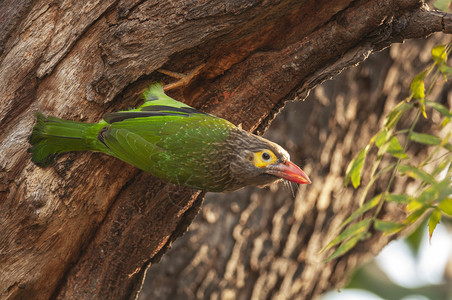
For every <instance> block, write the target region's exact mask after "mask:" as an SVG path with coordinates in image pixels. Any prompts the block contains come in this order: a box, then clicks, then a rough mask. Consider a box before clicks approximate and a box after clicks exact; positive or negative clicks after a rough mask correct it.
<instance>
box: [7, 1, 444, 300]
mask: <svg viewBox="0 0 452 300" xmlns="http://www.w3.org/2000/svg"><path fill="white" fill-rule="evenodd" d="M450 24H451V22H450V16H449V15H446V14H442V13H436V12H431V11H429V10H428V8H426V7H425V6H421V3H420V2H419V1H414V0H405V1H400V0H392V1H390V0H386V1H365V0H361V1H353V2H352V1H351V0H341V1H334V2H331V1H314V0H308V1H304V2H303V4H300V3H299V1H290V0H286V1H279V2H272V1H264V2H257V1H256V2H254V1H243V2H237V1H209V2H206V3H204V2H202V1H199V2H196V3H193V2H192V1H177V2H176V1H174V2H158V1H132V0H130V1H126V0H124V1H90V2H87V3H85V2H80V1H65V2H61V3H60V2H58V1H54V2H50V3H49V2H48V1H26V0H22V1H8V0H7V1H3V2H2V3H0V82H1V84H0V153H1V154H2V156H0V206H1V207H0V228H1V229H0V298H2V299H49V298H59V299H66V298H71V299H129V298H134V297H135V295H136V293H137V291H138V290H139V288H140V286H141V281H142V279H143V277H144V274H145V272H146V269H147V267H148V266H149V265H150V264H152V263H155V262H157V261H159V259H160V258H161V257H162V255H163V254H164V253H165V252H166V251H167V250H168V248H169V247H170V246H171V243H172V242H173V241H174V240H175V239H176V238H178V237H179V236H180V235H181V234H183V233H184V232H185V231H186V229H187V227H188V225H189V224H190V223H191V222H192V221H193V219H194V217H195V216H196V215H197V213H198V211H199V209H200V207H201V204H202V201H203V200H202V199H203V194H202V193H199V192H198V191H192V190H188V189H182V188H178V187H175V186H172V185H168V184H166V183H165V182H162V181H160V180H158V179H156V178H153V177H152V176H150V175H147V174H145V173H143V172H140V171H139V170H137V169H135V168H134V167H132V166H129V165H127V164H126V163H123V162H121V161H118V160H117V159H114V158H111V157H108V156H105V155H102V154H98V153H70V154H65V155H62V156H61V157H60V158H59V159H58V161H57V162H56V164H55V165H54V166H52V167H50V168H46V169H41V168H38V167H36V166H35V165H33V164H32V163H31V162H30V158H29V154H28V153H27V152H26V149H27V148H28V143H27V136H28V135H29V134H30V132H31V128H32V127H33V123H34V116H33V115H34V112H36V111H41V112H44V113H45V114H49V115H54V116H58V117H62V118H67V119H72V120H82V121H88V122H97V121H98V120H99V119H100V118H101V116H102V115H103V114H104V113H105V112H111V111H115V110H119V109H126V108H128V107H131V106H136V105H137V104H139V103H140V94H141V92H142V91H143V89H144V88H145V87H146V86H147V85H148V84H150V83H151V82H153V81H161V80H166V78H164V77H163V75H161V74H159V73H158V72H156V70H157V69H159V68H161V67H164V68H166V69H170V70H173V71H187V70H190V69H192V68H194V67H196V66H197V65H201V64H203V63H205V65H204V66H203V68H202V70H201V73H200V74H199V75H198V76H197V77H196V78H195V79H194V80H193V81H192V82H191V84H190V85H189V86H187V87H184V88H183V89H181V90H179V91H175V92H173V93H171V95H172V96H174V97H175V98H176V99H181V100H182V99H184V102H186V103H188V104H190V105H192V106H194V107H196V108H199V109H201V110H203V111H206V112H210V113H213V114H216V115H218V116H221V117H224V118H226V119H228V120H230V121H231V122H233V123H235V124H242V127H243V128H245V129H247V130H250V131H255V132H258V133H262V132H263V131H264V130H265V129H266V128H267V127H268V125H269V123H270V121H271V120H272V119H273V118H274V116H275V115H276V114H277V112H278V111H279V110H280V109H281V107H283V106H284V103H285V102H286V101H287V100H293V99H304V98H305V97H306V96H307V94H308V93H309V90H310V89H312V88H313V87H315V86H316V85H317V84H319V83H321V82H322V81H324V80H325V79H327V78H330V77H332V76H334V75H336V74H337V73H339V72H340V71H341V70H342V69H344V68H345V67H348V66H351V65H354V64H356V63H358V62H360V61H362V60H364V59H365V58H367V56H368V55H369V54H370V53H371V52H374V51H377V50H381V49H383V48H385V47H387V46H388V45H390V44H391V43H393V42H400V41H403V40H404V39H406V38H415V37H424V36H426V35H428V34H430V33H432V32H436V31H443V32H446V33H450V32H451V25H450ZM375 101H376V100H375ZM304 114H306V111H304ZM326 121H327V120H324V122H326ZM308 128H314V129H315V124H312V125H311V124H310V125H309V126H308ZM336 136H338V134H337V133H336ZM336 138H337V137H336ZM336 138H335V139H336ZM328 140H329V139H328V138H326V139H324V140H320V141H319V143H320V144H321V145H328ZM313 149H314V148H313ZM313 149H311V150H309V147H307V149H306V150H303V151H305V152H304V153H306V157H309V153H310V151H314V150H313ZM303 157H305V156H303ZM311 157H315V156H314V155H313V156H311ZM319 159H320V162H321V161H322V160H325V158H324V156H322V157H320V158H319ZM331 159H332V157H331ZM315 168H316V165H315V164H314V163H313V164H312V170H314V169H315ZM334 172H339V173H340V172H342V170H340V169H337V168H336V169H334ZM311 179H313V180H314V182H315V180H316V177H315V176H314V178H312V176H311ZM319 188H320V187H317V188H316V189H319ZM239 193H240V192H239ZM241 193H244V191H242V192H241ZM313 194H315V193H313ZM230 196H232V197H234V196H233V194H231V195H224V196H223V197H230ZM330 197H331V191H329V192H323V193H322V194H320V196H319V197H318V199H317V197H314V196H309V198H310V199H309V201H307V202H306V203H304V202H303V204H302V205H301V203H299V204H297V207H296V211H298V214H302V213H303V212H305V211H309V209H310V208H312V207H322V205H323V206H325V205H327V204H329V203H330ZM297 199H298V198H297ZM298 201H299V200H298ZM258 203H260V201H257V200H256V201H253V202H252V208H249V207H248V206H246V205H244V204H240V203H239V204H237V205H238V207H236V208H241V207H243V208H244V209H252V210H254V209H257V208H256V207H255V205H256V204H258ZM262 203H263V204H264V205H271V203H272V199H267V200H266V201H262ZM265 203H266V204H265ZM296 203H298V202H296ZM344 205H345V206H344V207H342V209H343V210H344V211H351V210H352V206H351V205H347V204H344ZM247 207H248V208H247ZM283 207H286V206H283ZM236 208H234V209H236ZM285 209H286V208H281V209H280V210H278V211H279V213H280V215H284V214H286V212H285ZM331 213H332V212H331V211H327V210H325V211H323V212H322V213H321V214H317V215H314V214H312V215H310V216H309V218H306V219H303V221H302V222H301V223H300V224H299V226H301V225H302V226H303V228H315V227H317V226H319V224H323V223H324V222H329V220H331V217H332V214H331ZM255 221H258V220H255ZM277 221H278V220H276V221H275V222H277ZM295 221H296V220H295ZM237 230H239V229H237ZM308 233H309V231H306V233H304V234H308ZM232 234H234V233H232ZM262 234H263V233H262ZM295 237H296V236H294V235H291V238H292V239H293V238H295ZM262 241H264V240H262ZM275 242H276V241H275ZM256 243H259V240H257V241H256ZM263 246H265V245H264V244H263V245H262V247H263ZM306 246H307V245H300V246H298V248H297V251H298V253H299V255H300V257H301V258H303V257H305V256H306V255H308V254H309V255H312V252H311V251H312V249H311V248H309V247H306ZM237 249H238V250H235V251H239V250H240V247H239V248H237ZM315 249H317V248H315ZM366 250H367V249H366V248H365V247H363V248H362V249H361V254H360V255H357V256H356V257H354V256H350V257H348V258H346V259H343V260H337V261H335V263H334V264H332V265H331V266H332V268H333V269H334V270H335V273H336V272H337V273H336V276H339V275H340V273H341V272H342V270H348V269H349V268H351V267H352V266H353V265H354V264H355V263H356V261H358V260H359V259H361V258H362V257H363V256H364V254H366V253H367V251H366ZM234 253H237V252H234ZM367 254H368V253H367ZM368 255H369V254H368ZM258 258H259V257H257V258H256V259H257V260H258V261H259V259H258ZM258 261H255V263H259V262H258ZM285 266H286V265H284V264H280V265H279V268H280V269H279V270H280V271H278V272H287V271H289V272H292V271H294V270H295V269H293V268H292V269H289V270H287V269H284V267H285ZM319 268H320V267H319ZM226 270H228V269H226ZM274 271H275V272H276V271H277V270H274ZM151 272H152V269H151ZM231 274H232V273H231ZM231 274H230V275H228V276H232V275H231ZM241 274H244V273H241ZM256 276H257V275H256ZM304 276H312V275H310V274H307V275H304ZM325 276H326V275H325ZM314 277H315V276H314ZM270 279H271V278H270ZM270 279H266V280H270ZM320 279H321V278H319V277H317V278H316V279H315V280H314V281H310V282H311V283H312V285H311V286H305V287H304V291H305V292H304V293H306V295H315V294H317V293H318V291H320V290H324V289H326V288H328V287H331V286H333V285H334V284H336V283H337V282H338V279H327V280H326V281H325V279H323V280H324V281H320ZM316 280H319V281H318V282H317V281H316ZM265 282H266V281H265V280H264V281H261V283H265ZM284 284H285V282H284V281H282V282H280V283H279V285H281V286H284ZM257 287H258V286H257ZM220 288H221V292H222V293H229V290H230V289H228V288H227V285H225V284H222V285H220ZM305 288H306V289H305Z"/></svg>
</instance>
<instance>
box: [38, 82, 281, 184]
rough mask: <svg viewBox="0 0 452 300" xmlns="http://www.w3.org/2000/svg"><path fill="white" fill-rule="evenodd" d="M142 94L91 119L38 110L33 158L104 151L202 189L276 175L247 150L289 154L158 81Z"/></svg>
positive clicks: (262, 180)
mask: <svg viewBox="0 0 452 300" xmlns="http://www.w3.org/2000/svg"><path fill="white" fill-rule="evenodd" d="M143 96H144V100H145V102H144V104H143V105H141V106H140V107H138V108H137V109H132V110H128V111H120V112H115V113H110V114H106V115H105V116H104V117H103V120H101V121H99V123H95V124H93V123H82V122H75V121H68V120H62V119H58V118H55V117H47V118H46V117H44V116H43V115H42V114H40V113H38V114H37V123H36V125H35V127H34V129H33V132H32V133H31V135H30V143H31V144H32V145H33V146H32V147H31V148H30V149H29V152H31V153H32V161H33V162H35V163H36V164H37V165H39V166H42V167H45V166H47V165H49V164H50V163H51V162H52V158H53V157H54V156H55V155H56V154H58V153H61V152H68V151H85V150H89V151H97V152H103V153H106V154H108V155H111V156H114V157H117V158H119V159H121V160H123V161H125V162H127V163H129V164H131V165H134V166H136V167H138V168H140V169H142V170H144V171H146V172H148V173H150V174H152V175H154V176H156V177H159V178H161V179H164V180H166V181H169V182H171V183H174V184H178V185H182V186H187V187H191V188H196V189H202V190H205V191H230V190H235V189H238V188H240V187H243V186H245V185H248V184H255V185H261V184H268V183H270V182H273V181H275V180H278V179H279V178H278V177H275V176H274V175H269V174H267V173H265V172H264V171H265V170H263V168H257V167H256V166H255V165H253V164H251V163H250V161H249V157H250V156H249V155H250V154H249V153H251V152H250V151H258V150H260V149H272V150H273V152H274V153H276V155H277V156H278V157H279V158H280V159H279V160H278V162H280V160H281V161H285V160H288V158H287V157H288V154H287V152H285V151H284V150H283V149H282V148H281V147H279V146H277V145H276V144H274V143H271V142H269V141H267V140H265V139H263V138H260V137H257V136H255V135H252V134H249V133H247V132H245V131H243V130H241V129H240V128H237V127H236V126H234V125H233V124H232V123H230V122H228V121H226V120H224V119H221V118H218V117H215V116H213V115H210V114H206V113H203V112H200V111H197V110H195V109H193V108H191V107H190V106H188V105H185V104H184V103H182V102H179V101H176V100H174V99H172V98H170V97H168V96H167V95H165V93H164V92H163V88H162V86H161V85H159V84H155V85H152V86H151V87H150V88H149V89H148V90H146V91H145V93H144V95H143ZM280 148H281V149H280ZM281 151H282V152H281ZM283 152H284V153H283ZM264 173H265V174H264Z"/></svg>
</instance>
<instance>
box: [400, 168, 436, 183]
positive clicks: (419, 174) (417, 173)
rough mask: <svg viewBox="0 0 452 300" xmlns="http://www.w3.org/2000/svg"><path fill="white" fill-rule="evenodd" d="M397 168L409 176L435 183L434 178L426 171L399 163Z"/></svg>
mask: <svg viewBox="0 0 452 300" xmlns="http://www.w3.org/2000/svg"><path fill="white" fill-rule="evenodd" d="M398 170H399V172H401V173H402V174H405V175H407V176H409V177H411V178H414V179H421V180H422V181H424V182H427V183H430V184H435V183H436V180H435V178H434V177H433V176H432V175H430V174H428V173H426V172H425V171H423V170H420V169H418V168H416V167H413V166H409V165H399V167H398Z"/></svg>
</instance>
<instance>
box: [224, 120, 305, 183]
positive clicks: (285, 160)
mask: <svg viewBox="0 0 452 300" xmlns="http://www.w3.org/2000/svg"><path fill="white" fill-rule="evenodd" d="M228 144H229V147H228V148H229V149H228V153H229V158H228V160H229V163H230V164H229V167H230V172H231V175H232V178H233V182H234V183H233V185H236V186H235V187H233V188H232V189H237V188H240V187H243V186H247V185H254V186H266V185H269V184H271V183H273V182H275V181H277V180H281V179H285V180H288V181H291V182H295V183H298V184H309V183H311V180H310V179H309V177H308V176H307V175H306V174H305V173H304V172H303V171H302V170H301V169H300V168H299V167H298V166H297V165H295V164H294V163H292V162H291V161H290V156H289V154H288V153H287V151H286V150H284V149H283V148H282V147H281V146H279V145H278V144H276V143H273V142H271V141H269V140H267V139H264V138H261V137H259V136H256V135H254V134H250V133H248V132H246V131H243V130H241V129H237V130H234V132H233V133H232V134H231V135H230V136H229V139H228Z"/></svg>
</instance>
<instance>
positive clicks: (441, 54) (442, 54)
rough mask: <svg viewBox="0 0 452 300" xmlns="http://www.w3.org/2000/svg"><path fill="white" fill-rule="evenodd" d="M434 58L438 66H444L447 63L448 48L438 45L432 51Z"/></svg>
mask: <svg viewBox="0 0 452 300" xmlns="http://www.w3.org/2000/svg"><path fill="white" fill-rule="evenodd" d="M432 57H433V60H434V61H435V64H436V65H437V66H442V65H443V64H445V63H446V62H447V53H446V46H444V45H437V46H435V47H433V49H432Z"/></svg>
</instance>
